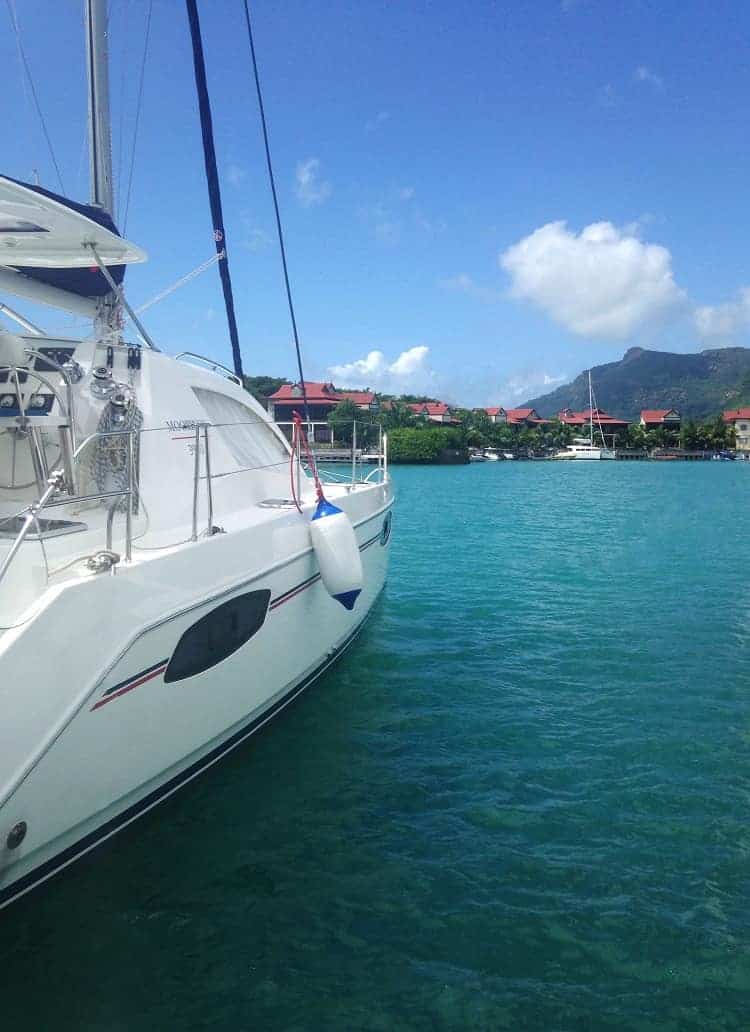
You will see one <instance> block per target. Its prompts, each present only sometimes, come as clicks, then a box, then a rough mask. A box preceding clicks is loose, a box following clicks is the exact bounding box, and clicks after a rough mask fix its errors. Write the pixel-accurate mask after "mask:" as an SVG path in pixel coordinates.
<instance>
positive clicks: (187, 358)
mask: <svg viewBox="0 0 750 1032" xmlns="http://www.w3.org/2000/svg"><path fill="white" fill-rule="evenodd" d="M175 360H176V361H179V362H190V363H191V364H192V365H204V366H207V367H208V368H209V369H210V370H211V372H212V373H215V372H216V371H217V370H219V371H221V372H222V373H224V375H225V376H226V378H227V380H231V381H232V383H236V384H239V386H240V387H241V386H242V380H241V379H240V377H239V376H237V374H236V373H233V372H232V370H231V369H230V368H229V367H228V366H225V365H222V364H221V362H217V361H216V359H214V358H206V356H205V355H198V354H196V352H195V351H181V352H180V353H179V355H175Z"/></svg>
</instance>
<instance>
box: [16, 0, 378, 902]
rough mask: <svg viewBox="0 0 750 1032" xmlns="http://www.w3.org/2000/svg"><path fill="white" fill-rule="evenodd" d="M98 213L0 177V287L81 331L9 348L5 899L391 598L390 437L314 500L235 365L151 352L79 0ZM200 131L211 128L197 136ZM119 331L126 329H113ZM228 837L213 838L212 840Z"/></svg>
mask: <svg viewBox="0 0 750 1032" xmlns="http://www.w3.org/2000/svg"><path fill="white" fill-rule="evenodd" d="M86 35H87V42H88V47H87V53H88V62H87V63H88V78H89V94H90V96H89V122H90V130H89V131H90V155H91V157H90V161H91V173H92V175H91V179H92V189H91V198H90V202H89V203H88V204H82V203H77V202H74V201H72V200H69V199H67V198H65V197H62V196H60V195H57V194H54V193H52V192H50V191H49V190H46V189H43V188H41V187H38V186H34V185H30V184H27V183H22V182H19V181H17V180H14V179H11V178H10V177H8V176H0V255H1V256H2V257H1V259H0V261H2V263H3V264H2V265H0V290H1V291H3V292H12V293H13V294H14V295H16V296H17V297H21V298H26V299H30V300H32V301H34V302H40V303H43V304H46V305H48V306H52V307H55V308H58V309H62V310H64V311H67V312H71V311H72V312H75V313H77V314H79V315H84V316H86V317H87V318H88V319H90V320H91V323H92V327H93V332H92V333H91V334H90V335H89V336H85V337H83V338H81V339H77V338H76V339H73V338H69V337H61V336H55V335H50V334H48V333H46V332H45V331H44V330H43V329H41V328H40V327H39V326H37V325H35V324H34V323H32V322H31V320H29V319H28V318H26V317H25V316H24V315H22V314H21V313H19V312H17V311H16V310H15V309H14V308H13V307H11V306H9V305H4V306H3V309H2V310H3V312H4V313H5V314H6V315H7V314H10V315H11V316H12V317H13V318H14V319H15V320H16V323H17V326H18V330H19V332H9V331H5V330H3V331H2V332H0V905H3V904H7V903H9V902H10V901H12V900H14V899H16V898H17V897H19V896H20V895H22V894H24V893H26V892H28V891H29V890H30V889H32V888H33V887H34V886H35V885H38V884H39V883H40V882H42V881H44V880H45V879H48V878H50V877H51V876H53V875H54V874H56V872H59V871H61V870H62V869H63V868H65V867H67V866H68V865H69V864H70V863H72V862H73V861H74V860H76V859H77V858H78V857H80V856H82V855H83V854H84V853H87V852H88V851H89V850H91V849H93V848H94V847H95V846H97V845H98V844H99V843H101V842H103V841H104V840H106V839H108V838H110V836H112V835H113V834H115V833H116V832H117V831H119V830H120V829H122V828H124V827H125V826H126V825H128V824H130V822H132V821H133V820H134V819H135V818H137V817H138V816H139V815H141V814H143V813H144V812H146V811H147V810H150V809H151V808H152V807H154V806H155V805H156V804H157V803H158V802H160V801H161V800H163V799H165V798H166V797H168V796H169V795H171V794H172V793H173V792H175V791H176V790H177V789H178V788H180V787H181V786H182V785H184V784H186V783H187V782H188V781H190V780H191V779H192V778H194V777H195V776H196V775H197V774H198V773H200V772H201V771H203V770H204V769H205V768H207V767H209V766H210V765H211V764H213V763H215V762H216V761H218V760H219V759H220V758H221V757H223V756H224V755H225V754H226V753H227V752H229V750H231V749H233V748H235V747H236V746H238V745H240V743H242V742H244V741H245V740H246V739H247V738H248V737H249V736H250V735H251V734H252V733H253V732H254V731H256V730H257V729H258V728H260V727H262V726H263V725H264V724H265V723H266V722H267V721H269V720H270V719H271V718H272V717H273V716H275V715H276V714H278V713H279V712H280V711H281V710H283V709H284V707H285V706H287V705H288V703H290V702H291V701H292V700H293V699H294V698H295V697H296V696H297V695H299V693H300V692H302V690H303V689H305V688H306V687H307V686H308V685H310V684H311V683H312V682H313V681H314V680H315V679H316V678H318V677H319V676H320V675H321V674H322V673H323V671H325V670H326V669H327V668H328V667H329V666H330V665H331V663H333V662H334V660H335V659H336V658H337V656H339V655H340V654H341V652H342V651H343V650H344V649H345V648H346V647H347V646H348V645H349V644H350V643H351V642H352V641H353V640H354V639H355V637H356V635H357V633H358V632H359V630H360V628H361V627H362V625H363V623H364V622H365V620H366V619H367V617H368V615H369V614H370V612H371V610H372V607H373V605H374V603H375V601H376V599H377V598H378V596H379V594H380V592H381V589H382V587H383V584H384V581H385V577H386V570H387V565H388V553H389V547H390V533H391V509H392V505H393V489H392V484H391V480H390V477H389V474H388V468H387V439H386V441H385V443H384V448H383V451H381V453H380V454H379V456H378V464H377V466H376V467H375V468H374V469H372V470H371V471H370V472H369V473H368V474H367V476H366V477H365V479H356V478H355V476H354V474H353V475H352V479H351V481H350V482H346V483H343V482H339V483H336V484H331V485H328V484H325V483H324V482H323V480H324V478H323V477H322V476H318V475H317V474H316V475H315V476H313V475H311V473H310V466H311V465H312V467H313V470H314V460H313V461H311V462H309V463H308V464H306V463H305V462H304V461H303V458H304V452H305V447H304V445H305V440H304V426H303V424H302V421H301V417H298V420H297V424H296V431H295V438H294V442H293V444H291V445H290V443H289V442H288V441H287V440H286V438H285V437H284V435H283V434H282V433H281V431H280V430H279V428H278V427H277V426H276V425H275V424H274V423H273V422H272V420H271V419H270V417H269V415H268V413H267V412H266V411H265V410H264V409H263V408H262V407H261V405H260V404H258V403H257V402H256V401H255V400H254V399H253V397H252V396H251V395H250V394H248V393H247V392H246V391H245V390H244V388H243V385H242V381H241V377H240V375H238V373H237V370H236V369H235V370H234V371H233V370H232V369H229V368H226V367H224V366H222V365H220V364H219V363H218V362H216V361H215V360H214V359H212V358H202V357H200V356H198V355H192V354H183V355H178V356H177V357H170V356H168V355H166V354H164V353H162V352H161V351H159V350H158V349H157V347H156V345H155V344H154V343H153V342H152V341H151V338H150V337H149V335H148V333H147V331H146V329H145V327H144V326H143V325H142V323H141V322H140V321H139V320H138V317H137V315H136V314H135V312H134V311H133V309H132V307H131V305H130V303H129V301H128V299H127V296H126V295H125V293H124V290H123V281H124V276H125V271H126V268H127V266H128V265H130V264H133V263H137V262H142V261H144V260H145V258H146V255H145V252H144V251H143V250H142V249H141V248H140V247H139V246H137V245H136V244H134V243H131V242H129V241H127V240H125V239H123V238H122V237H121V236H120V234H119V233H118V231H117V228H116V227H115V224H114V222H113V220H112V212H113V210H114V206H113V189H112V169H111V157H110V153H111V151H110V118H109V98H108V91H107V74H106V61H105V56H106V38H107V22H106V3H105V0H87V2H86ZM204 135H205V133H204ZM126 315H130V316H131V317H132V321H133V325H134V327H135V332H134V333H133V336H132V338H131V337H126V336H125V334H124V330H123V328H122V327H123V324H124V320H125V317H126ZM216 833H217V834H220V829H217V832H216Z"/></svg>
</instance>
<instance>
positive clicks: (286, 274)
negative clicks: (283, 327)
mask: <svg viewBox="0 0 750 1032" xmlns="http://www.w3.org/2000/svg"><path fill="white" fill-rule="evenodd" d="M243 3H244V6H245V21H246V22H247V36H248V39H249V41H250V54H251V55H252V59H253V75H254V76H255V89H256V91H257V94H258V107H259V108H260V123H261V125H262V127H263V143H264V145H265V149H266V164H267V165H268V178H269V179H270V181H271V194H272V195H273V208H274V212H275V213H276V231H277V233H278V236H279V248H280V250H281V264H282V266H283V269H284V283H285V285H286V298H287V301H288V302H289V315H290V316H291V319H292V332H293V334H294V347H295V349H296V351H297V368H298V369H299V382H300V387H301V388H302V403H303V405H304V409H305V422H307V423H309V422H310V416H309V414H308V411H307V387H306V386H305V376H304V373H303V372H302V353H301V351H300V346H299V335H298V333H297V320H296V318H295V316H294V304H293V302H292V288H291V286H290V285H289V270H288V268H287V264H286V248H285V247H284V234H283V232H282V229H281V215H280V214H279V199H278V197H277V196H276V180H275V178H274V174H273V165H272V164H271V147H270V144H269V142H268V129H267V127H266V112H265V109H264V107H263V94H262V92H261V88H260V76H259V75H258V62H257V60H256V58H255V43H254V42H253V29H252V26H251V24H250V10H249V8H248V6H247V0H243Z"/></svg>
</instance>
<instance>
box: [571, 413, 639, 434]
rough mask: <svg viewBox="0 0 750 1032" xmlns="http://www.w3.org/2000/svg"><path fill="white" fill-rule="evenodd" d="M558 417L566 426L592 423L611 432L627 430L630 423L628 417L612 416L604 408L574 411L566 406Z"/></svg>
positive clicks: (584, 425)
mask: <svg viewBox="0 0 750 1032" xmlns="http://www.w3.org/2000/svg"><path fill="white" fill-rule="evenodd" d="M557 418H558V419H559V420H560V422H561V423H565V425H566V426H572V427H580V428H581V429H583V428H584V427H588V426H589V425H590V424H591V423H593V424H594V426H596V427H599V426H601V428H602V430H605V431H606V432H607V433H609V434H616V433H619V432H620V431H621V430H627V428H628V426H629V425H630V424H629V422H628V420H627V419H618V418H617V416H610V414H609V413H608V412H605V411H604V409H601V408H594V409H589V408H585V409H583V411H582V412H574V411H573V410H572V409H569V408H566V409H563V410H562V412H558V413H557Z"/></svg>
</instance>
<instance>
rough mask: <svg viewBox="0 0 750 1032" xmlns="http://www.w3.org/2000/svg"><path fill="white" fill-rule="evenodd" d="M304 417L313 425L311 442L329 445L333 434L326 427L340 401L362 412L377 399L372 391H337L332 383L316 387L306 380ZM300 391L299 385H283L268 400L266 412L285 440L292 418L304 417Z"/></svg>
mask: <svg viewBox="0 0 750 1032" xmlns="http://www.w3.org/2000/svg"><path fill="white" fill-rule="evenodd" d="M305 393H306V394H307V413H308V417H309V419H310V423H311V424H312V428H311V432H312V439H313V440H315V441H320V442H332V441H333V431H332V430H331V429H330V428H329V426H328V422H327V421H328V417H329V416H330V414H331V412H333V410H334V409H335V408H337V406H339V405H340V404H341V402H342V401H351V402H353V403H354V404H355V405H356V406H357V408H358V409H362V411H363V412H371V411H373V410H374V409H375V408H377V399H376V397H375V394H374V393H373V392H372V391H340V390H337V389H336V387H334V385H333V384H332V383H316V382H311V381H309V380H305ZM303 404H304V401H303V396H302V387H301V386H300V384H299V383H284V384H282V385H281V387H279V389H278V390H277V391H276V392H275V393H274V394H272V395H271V396H270V397H269V399H268V411H269V412H270V413H271V417H272V418H273V420H274V421H275V422H276V423H278V424H279V425H280V426H281V428H282V430H283V431H284V433H285V434H287V436H289V433H290V431H291V425H292V416H293V414H294V413H295V412H299V413H300V415H302V414H303Z"/></svg>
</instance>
